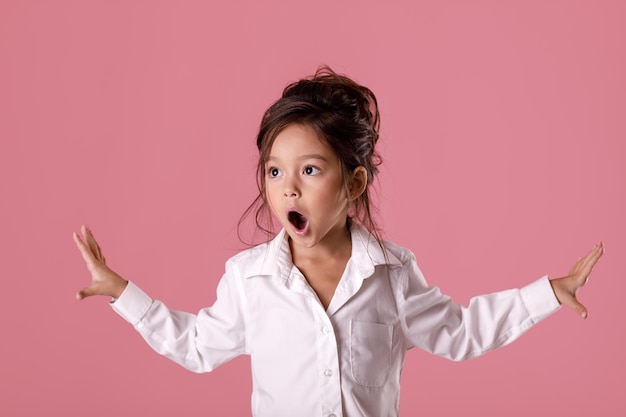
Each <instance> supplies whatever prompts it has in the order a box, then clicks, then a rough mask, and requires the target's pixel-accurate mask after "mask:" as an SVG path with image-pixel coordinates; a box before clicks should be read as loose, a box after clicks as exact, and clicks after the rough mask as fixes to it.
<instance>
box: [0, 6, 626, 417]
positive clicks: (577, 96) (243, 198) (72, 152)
mask: <svg viewBox="0 0 626 417" xmlns="http://www.w3.org/2000/svg"><path fill="white" fill-rule="evenodd" d="M212 3H213V2H209V1H206V2H203V1H196V2H191V1H185V2H180V1H171V2H156V1H132V2H126V1H108V2H104V1H98V2H96V1H89V2H87V1H7V0H3V1H2V2H1V3H0V139H1V148H0V186H1V188H0V192H1V195H2V203H1V205H0V245H1V246H0V254H1V255H0V259H1V264H0V265H1V266H2V283H3V285H2V287H1V288H2V303H0V320H1V326H2V327H1V328H2V333H3V336H2V342H1V343H0V381H1V383H2V387H0V388H1V389H0V415H2V416H94V417H97V416H110V415H118V416H132V415H152V416H172V415H181V416H183V415H184V416H200V415H215V414H216V413H217V412H222V413H225V415H236V416H238V415H249V410H250V400H249V396H250V389H251V379H250V371H249V360H248V358H245V357H244V358H238V359H236V360H234V361H233V362H231V363H229V364H227V365H225V366H223V367H222V368H220V369H218V370H217V371H215V372H214V373H213V374H203V375H196V374H193V373H190V372H187V371H185V370H183V369H182V368H180V367H178V366H177V365H175V364H173V363H171V362H169V361H168V360H166V359H163V358H160V357H159V356H158V355H157V354H156V353H154V352H152V351H151V349H150V348H149V347H148V346H147V345H145V344H144V342H143V341H142V339H141V338H140V337H139V336H138V335H137V334H135V332H134V330H133V329H132V328H131V327H130V326H129V325H127V324H126V323H125V322H123V321H122V320H121V319H120V318H119V317H117V315H115V314H114V313H113V312H112V311H110V309H109V307H108V306H107V301H108V300H107V299H104V298H94V299H89V300H86V301H83V302H80V303H79V302H76V301H75V300H74V293H75V292H76V291H77V290H78V289H79V288H80V287H82V286H84V285H86V284H87V283H88V274H87V271H86V269H85V267H84V263H83V261H82V259H81V258H80V256H79V254H78V252H77V251H76V249H75V247H74V244H73V242H72V239H71V233H72V232H73V231H74V230H78V228H79V226H80V224H81V223H83V222H85V223H88V224H89V225H90V226H91V227H92V229H93V230H94V232H95V234H96V236H97V237H98V238H99V240H100V242H101V244H102V246H103V248H104V251H105V254H106V257H107V259H108V261H109V264H110V265H111V266H112V267H113V268H114V269H115V270H116V271H118V272H119V273H121V274H122V275H123V276H125V277H126V278H129V279H132V280H134V281H136V282H137V283H139V284H140V285H141V286H142V287H143V288H144V289H145V290H146V291H148V292H149V293H150V294H151V295H152V296H154V297H156V298H160V299H163V300H165V301H166V302H167V303H168V304H169V305H170V307H173V308H177V309H183V310H189V311H197V310H198V309H199V308H201V307H203V306H206V305H210V304H211V303H212V302H213V300H214V294H215V287H216V283H217V281H218V279H219V278H220V276H221V274H222V271H223V264H224V261H225V260H226V259H227V258H228V257H229V256H231V255H233V254H234V253H236V252H237V251H239V250H241V249H242V248H243V247H244V246H243V245H242V244H241V243H240V242H239V241H238V240H237V236H236V232H235V228H236V224H237V220H238V219H239V216H240V214H241V213H242V212H243V210H244V209H245V208H246V207H247V205H248V204H249V202H250V201H251V200H252V198H253V197H254V191H255V185H254V164H255V159H256V151H255V146H254V139H255V133H256V129H257V126H258V124H259V121H260V117H261V115H262V113H263V111H264V110H265V108H266V107H267V106H268V105H269V104H270V103H271V102H272V101H273V100H275V99H276V98H277V97H278V96H279V94H280V92H281V91H282V88H283V87H284V86H285V85H286V84H287V83H288V82H290V81H293V80H295V79H298V78H300V77H303V76H306V75H309V74H311V73H312V72H313V71H314V70H315V69H316V67H317V66H318V65H319V64H322V63H327V64H329V65H331V66H332V67H333V68H334V69H336V70H337V71H339V72H343V73H347V74H349V75H351V76H352V77H354V78H355V79H356V80H357V81H359V82H361V83H364V84H365V85H367V86H369V87H371V88H372V89H373V90H374V92H375V93H376V94H377V96H378V98H379V102H380V107H381V112H382V142H381V147H380V151H381V153H382V155H383V157H384V158H385V163H384V165H383V167H382V173H381V175H380V184H379V190H380V192H379V193H378V202H379V207H380V216H381V218H382V219H383V221H382V223H383V225H384V229H385V236H386V238H387V239H389V240H391V241H394V242H396V243H399V244H402V245H405V246H408V247H410V248H412V249H413V250H414V251H415V253H416V254H417V258H418V262H419V263H420V266H421V267H422V269H423V270H424V272H425V274H426V276H427V278H428V279H429V281H430V282H432V283H435V284H437V285H439V286H440V287H441V288H442V289H443V291H445V292H447V293H449V294H450V295H452V296H454V297H455V298H456V299H457V300H459V301H462V302H466V301H467V300H468V299H469V297H470V296H472V295H475V294H479V293H483V292H491V291H495V290H500V289H504V288H509V287H518V286H522V285H524V284H526V283H529V282H531V281H532V280H534V279H536V278H538V277H539V276H541V275H543V274H546V273H547V274H551V275H553V276H558V275H560V274H565V273H566V272H567V271H568V268H569V267H570V266H571V264H572V263H573V262H574V261H575V260H576V259H577V258H578V257H580V256H582V255H584V254H585V253H586V252H587V251H588V250H589V249H590V248H591V247H592V245H593V244H594V243H596V241H598V240H603V241H604V242H605V245H606V248H607V250H606V254H605V257H604V259H602V261H601V263H600V264H599V265H598V267H597V270H596V271H595V274H594V276H593V278H592V280H591V283H590V285H589V286H588V287H586V288H585V289H584V290H583V292H582V293H581V299H582V300H583V302H584V303H586V305H587V306H588V307H589V310H590V317H589V319H588V320H587V321H586V322H584V321H582V320H581V319H579V318H578V317H577V316H576V315H575V314H574V313H573V312H571V311H560V312H558V313H557V314H556V315H555V316H554V317H551V318H550V319H548V320H547V321H546V322H544V323H542V324H541V325H539V326H538V327H536V328H534V329H532V330H531V331H530V332H529V333H528V334H527V335H525V336H524V337H522V339H521V340H519V341H518V342H516V343H514V344H513V345H511V346H509V347H506V348H504V349H502V350H500V351H496V352H493V353H491V354H489V355H487V356H485V357H483V358H480V359H477V360H474V361H470V362H466V363H452V362H448V361H446V360H444V359H440V358H437V357H434V356H431V355H428V354H426V353H424V352H420V351H412V352H410V353H409V355H408V358H407V362H406V365H405V369H404V373H403V377H402V378H403V382H402V383H403V391H402V401H401V411H402V414H403V415H428V416H458V415H464V416H503V415H506V416H528V415H537V416H570V417H571V416H590V415H598V416H617V415H624V413H625V412H626V401H625V399H624V382H623V379H624V376H625V374H626V372H625V371H626V364H625V361H624V351H625V349H626V342H625V336H626V334H625V326H624V318H625V313H626V311H625V310H626V309H625V308H624V303H623V300H624V296H623V294H624V292H625V289H626V288H625V286H626V284H625V282H624V266H625V265H624V260H625V259H626V256H625V251H626V239H625V234H626V233H625V232H626V227H625V226H626V223H625V220H624V219H625V216H624V213H625V209H626V197H625V185H626V184H625V183H626V181H625V180H626V145H625V138H626V122H625V120H626V118H625V116H626V113H625V110H626V82H625V76H624V74H626V59H625V53H626V48H625V47H626V26H625V25H624V21H625V19H626V7H625V6H624V4H625V3H624V2H621V1H619V0H618V1H591V0H590V1H585V2H583V1H517V2H513V1H504V2H503V1H430V2H425V1H404V2H382V1H377V2H364V1H362V0H361V1H345V0H332V1H330V0H319V1H316V2H314V3H312V2H296V1H271V2H267V1H263V2H261V1H233V2H228V3H226V2H225V3H224V4H220V5H219V6H218V5H213V4H212ZM383 3H386V4H383ZM286 395H287V393H286Z"/></svg>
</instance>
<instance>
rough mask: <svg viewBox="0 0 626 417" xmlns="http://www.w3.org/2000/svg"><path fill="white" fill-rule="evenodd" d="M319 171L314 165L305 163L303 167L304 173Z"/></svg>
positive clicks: (315, 173) (311, 173)
mask: <svg viewBox="0 0 626 417" xmlns="http://www.w3.org/2000/svg"><path fill="white" fill-rule="evenodd" d="M319 173H320V170H319V168H316V167H314V166H312V165H307V166H306V167H305V168H304V175H317V174H319Z"/></svg>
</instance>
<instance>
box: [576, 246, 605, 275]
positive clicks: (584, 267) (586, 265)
mask: <svg viewBox="0 0 626 417" xmlns="http://www.w3.org/2000/svg"><path fill="white" fill-rule="evenodd" d="M603 253H604V246H603V245H602V243H599V244H597V245H596V246H594V248H593V249H592V250H591V251H590V252H589V253H588V254H587V256H585V257H584V258H583V259H581V263H580V265H579V268H578V271H577V272H578V273H579V274H581V275H582V277H583V278H585V280H586V279H587V277H588V276H589V274H591V270H592V269H593V267H594V266H595V264H596V263H597V262H598V260H599V259H600V257H601V256H602V254H603Z"/></svg>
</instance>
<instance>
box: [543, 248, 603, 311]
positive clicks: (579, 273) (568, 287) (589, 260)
mask: <svg viewBox="0 0 626 417" xmlns="http://www.w3.org/2000/svg"><path fill="white" fill-rule="evenodd" d="M603 253H604V245H603V244H602V242H600V243H598V244H597V245H596V246H594V247H593V249H591V252H589V253H588V254H587V256H585V257H584V258H580V259H579V260H578V262H576V264H574V266H573V267H572V269H571V270H570V271H569V274H568V275H567V276H565V277H563V278H556V279H552V280H550V284H552V289H553V290H554V294H555V295H556V298H557V299H558V300H559V303H561V304H563V305H566V306H568V307H569V308H571V309H572V310H574V311H575V312H576V313H578V314H580V316H581V317H582V318H583V319H586V318H587V316H588V315H589V312H588V311H587V309H586V308H585V306H584V305H582V304H581V303H580V302H579V301H578V298H576V296H577V295H578V290H579V289H580V287H582V286H583V285H585V284H586V283H587V281H588V280H589V274H591V270H592V269H593V267H594V265H595V264H596V262H598V259H600V257H601V256H602V254H603Z"/></svg>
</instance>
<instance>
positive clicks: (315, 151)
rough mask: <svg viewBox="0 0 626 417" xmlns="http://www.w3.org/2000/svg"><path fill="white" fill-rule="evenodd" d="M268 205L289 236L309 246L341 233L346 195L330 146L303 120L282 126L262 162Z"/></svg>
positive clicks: (347, 202)
mask: <svg viewBox="0 0 626 417" xmlns="http://www.w3.org/2000/svg"><path fill="white" fill-rule="evenodd" d="M265 186H266V197H267V201H268V203H269V206H270V208H271V210H272V212H273V213H274V216H276V218H277V219H278V221H279V222H280V224H281V225H282V226H283V227H284V228H285V229H286V231H287V233H288V234H289V237H290V238H291V240H292V246H293V245H297V246H299V247H302V248H313V247H315V246H316V245H319V244H322V245H323V244H331V242H332V241H333V239H334V238H336V237H342V236H343V237H346V236H347V233H346V232H347V226H346V219H347V215H348V207H349V197H348V195H347V192H346V189H345V187H344V181H343V176H342V168H341V163H340V161H339V159H338V158H337V156H336V155H335V153H334V152H333V150H332V148H330V146H329V145H328V144H327V143H326V142H325V141H323V140H321V139H320V138H319V137H318V136H317V134H316V133H315V131H314V130H313V129H311V128H310V127H308V126H305V125H298V124H294V125H290V126H288V127H286V128H285V129H283V130H282V131H281V132H280V133H279V134H278V136H276V139H275V140H274V143H273V145H272V148H271V150H270V152H269V157H268V159H267V161H266V164H265Z"/></svg>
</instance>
